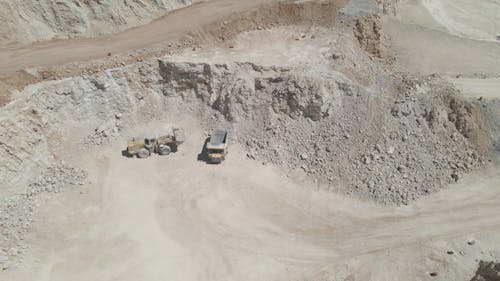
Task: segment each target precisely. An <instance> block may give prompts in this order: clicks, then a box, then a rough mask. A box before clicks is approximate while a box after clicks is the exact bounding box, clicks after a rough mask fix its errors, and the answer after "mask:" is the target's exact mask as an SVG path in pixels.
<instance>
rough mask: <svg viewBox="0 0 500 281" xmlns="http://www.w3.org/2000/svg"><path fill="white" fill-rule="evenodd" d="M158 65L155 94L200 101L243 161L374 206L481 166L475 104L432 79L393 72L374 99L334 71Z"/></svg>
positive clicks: (404, 199)
mask: <svg viewBox="0 0 500 281" xmlns="http://www.w3.org/2000/svg"><path fill="white" fill-rule="evenodd" d="M160 68H161V73H162V74H163V77H164V82H165V84H166V85H165V87H164V94H165V95H167V96H187V95H188V94H189V93H192V94H194V95H195V96H196V97H198V98H199V99H201V100H203V101H205V102H206V103H207V105H208V106H210V107H211V108H212V109H214V110H216V111H217V112H218V113H220V114H221V115H222V117H223V118H222V119H224V120H227V121H229V122H230V123H231V126H233V135H234V134H236V135H237V137H238V140H239V141H240V142H241V143H242V144H244V145H245V147H246V148H247V150H248V154H247V156H248V157H249V158H251V159H258V160H260V161H264V162H267V163H272V164H275V165H278V166H282V167H284V168H286V170H293V169H302V170H303V171H304V172H305V173H307V174H308V175H309V176H311V177H313V178H315V179H316V180H319V181H323V182H327V183H328V184H329V185H330V186H331V187H332V188H334V189H340V190H342V191H345V192H347V193H354V194H357V195H359V196H362V197H369V198H371V199H373V200H375V201H378V202H380V203H384V204H408V203H409V202H410V201H412V200H415V199H416V198H418V197H420V196H422V195H425V194H429V193H432V192H435V191H437V190H439V188H441V187H443V186H445V185H446V184H448V183H451V182H455V181H458V180H459V179H460V177H461V176H462V175H463V174H464V173H467V172H469V171H471V170H472V169H474V168H477V167H479V166H481V165H482V164H483V163H484V161H485V160H484V159H483V157H482V155H483V151H482V150H481V149H480V147H481V145H480V144H482V145H484V146H485V147H487V146H488V137H486V135H487V133H486V130H485V128H484V124H483V120H482V113H481V111H480V106H477V105H475V104H473V103H471V102H466V101H465V100H464V99H463V98H461V97H460V95H459V93H458V91H457V90H456V89H455V88H453V87H452V86H451V85H450V84H447V83H446V82H444V81H443V80H442V79H440V78H439V77H427V78H416V77H408V76H405V75H402V76H397V77H395V85H394V88H393V92H389V93H387V94H385V95H375V94H374V93H373V92H369V91H368V90H367V89H366V88H363V87H362V86H360V85H359V84H356V83H355V82H352V81H350V80H349V79H347V78H346V77H343V76H341V75H338V76H332V75H330V76H317V75H314V76H313V75H307V74H304V73H302V72H296V71H294V70H293V69H289V68H280V67H262V66H258V65H254V64H251V63H236V64H223V65H217V64H213V65H210V64H195V63H172V62H168V61H163V62H160ZM480 136H484V137H480ZM476 137H477V138H479V139H474V138H476Z"/></svg>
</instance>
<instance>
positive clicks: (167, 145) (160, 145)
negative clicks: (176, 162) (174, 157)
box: [127, 128, 185, 158]
mask: <svg viewBox="0 0 500 281" xmlns="http://www.w3.org/2000/svg"><path fill="white" fill-rule="evenodd" d="M172 132H173V134H171V135H170V134H169V135H163V136H158V137H157V136H149V137H145V138H132V139H131V140H130V141H129V142H128V144H127V156H129V157H137V158H148V157H149V156H151V154H153V153H157V154H159V155H169V154H170V152H176V151H177V147H178V146H179V145H181V144H182V143H183V142H184V139H185V137H184V131H183V130H182V129H178V128H174V129H173V130H172Z"/></svg>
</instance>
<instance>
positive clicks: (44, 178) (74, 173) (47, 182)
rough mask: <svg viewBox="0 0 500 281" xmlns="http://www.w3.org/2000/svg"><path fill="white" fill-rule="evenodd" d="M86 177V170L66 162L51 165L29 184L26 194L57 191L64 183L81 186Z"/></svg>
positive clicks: (60, 189)
mask: <svg viewBox="0 0 500 281" xmlns="http://www.w3.org/2000/svg"><path fill="white" fill-rule="evenodd" d="M86 178H87V172H85V171H84V170H81V169H77V168H73V167H71V166H68V165H67V164H64V163H62V164H59V165H55V166H51V167H49V168H48V169H47V171H46V172H45V173H44V174H42V175H40V176H39V177H38V178H37V179H36V180H35V181H34V182H33V183H31V184H30V185H29V188H28V190H27V191H26V195H27V196H32V195H35V194H37V193H40V192H55V193H58V192H60V191H62V189H63V188H64V187H65V186H66V185H73V186H81V185H83V184H85V179H86Z"/></svg>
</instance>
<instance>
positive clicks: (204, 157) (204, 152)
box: [197, 138, 210, 162]
mask: <svg viewBox="0 0 500 281" xmlns="http://www.w3.org/2000/svg"><path fill="white" fill-rule="evenodd" d="M209 141H210V138H206V139H205V142H204V143H203V147H202V148H201V152H200V153H199V154H198V158H197V159H198V161H203V162H207V161H208V153H207V143H208V142H209Z"/></svg>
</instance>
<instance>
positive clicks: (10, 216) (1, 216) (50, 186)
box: [0, 163, 87, 269]
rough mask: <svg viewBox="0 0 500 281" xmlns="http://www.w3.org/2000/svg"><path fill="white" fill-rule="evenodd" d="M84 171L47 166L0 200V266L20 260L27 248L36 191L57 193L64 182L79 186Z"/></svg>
mask: <svg viewBox="0 0 500 281" xmlns="http://www.w3.org/2000/svg"><path fill="white" fill-rule="evenodd" d="M86 178H87V173H86V172H85V171H83V170H81V169H77V168H73V167H71V166H69V165H67V164H65V163H61V164H58V165H55V166H51V167H49V168H48V169H47V170H46V171H45V172H44V173H43V174H42V175H40V176H38V177H37V178H36V179H34V180H33V182H32V183H31V184H30V185H29V186H28V188H27V190H26V192H25V193H24V194H20V195H16V196H11V197H9V198H6V199H3V201H1V202H0V268H1V269H7V268H9V267H12V266H17V265H20V264H22V262H23V261H22V259H20V257H21V256H22V255H23V254H24V252H25V250H26V249H27V248H28V246H27V244H26V243H25V242H24V240H25V238H26V234H27V233H28V232H29V230H30V225H31V223H32V222H33V221H34V220H35V218H36V208H37V202H36V195H37V194H39V193H41V192H51V193H58V192H61V191H62V190H63V189H64V187H66V186H82V185H84V184H85V181H86Z"/></svg>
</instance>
